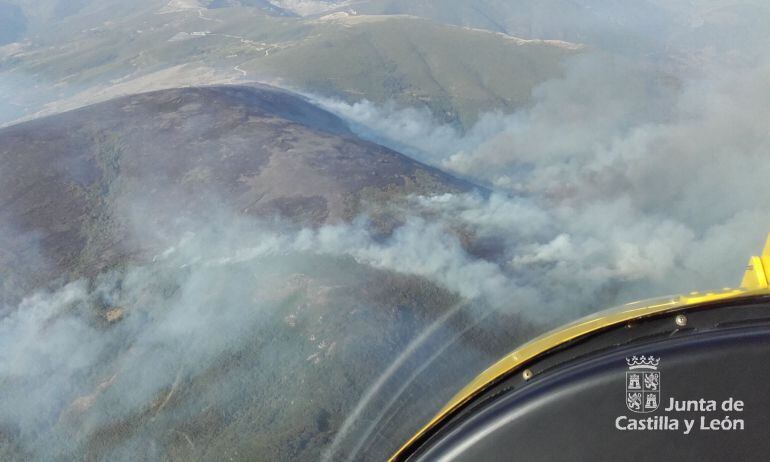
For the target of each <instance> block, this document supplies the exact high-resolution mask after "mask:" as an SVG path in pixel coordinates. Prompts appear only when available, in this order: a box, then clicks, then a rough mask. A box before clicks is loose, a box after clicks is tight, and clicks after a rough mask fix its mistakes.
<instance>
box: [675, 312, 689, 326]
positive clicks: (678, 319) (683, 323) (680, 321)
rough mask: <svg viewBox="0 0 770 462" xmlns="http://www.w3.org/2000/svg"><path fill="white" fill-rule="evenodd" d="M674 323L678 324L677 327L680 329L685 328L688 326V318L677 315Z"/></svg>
mask: <svg viewBox="0 0 770 462" xmlns="http://www.w3.org/2000/svg"><path fill="white" fill-rule="evenodd" d="M674 322H676V325H677V326H679V327H684V326H686V325H687V316H685V315H683V314H678V315H676V318H674Z"/></svg>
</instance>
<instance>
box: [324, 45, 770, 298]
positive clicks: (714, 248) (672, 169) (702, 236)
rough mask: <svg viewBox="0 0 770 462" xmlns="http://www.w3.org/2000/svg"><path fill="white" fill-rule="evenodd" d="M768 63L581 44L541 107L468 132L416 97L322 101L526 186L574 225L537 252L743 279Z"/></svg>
mask: <svg viewBox="0 0 770 462" xmlns="http://www.w3.org/2000/svg"><path fill="white" fill-rule="evenodd" d="M769 69H770V67H768V66H767V64H766V63H764V62H762V63H759V64H758V65H755V66H752V67H743V68H740V69H735V70H728V69H726V68H724V67H719V68H716V69H709V70H708V71H709V72H708V74H707V75H706V76H705V77H704V76H701V77H700V78H697V79H696V78H689V79H686V78H679V79H678V80H673V79H669V81H666V80H664V79H663V78H664V77H665V76H662V75H660V74H659V73H657V70H655V69H654V68H650V67H642V66H640V65H638V64H632V63H629V62H624V61H623V60H621V59H618V58H606V57H597V56H596V55H592V56H581V57H578V58H575V59H574V60H573V62H572V63H571V65H570V66H569V67H568V71H567V73H566V75H565V77H564V78H563V79H557V80H552V81H549V82H546V83H544V84H542V85H541V86H540V87H538V88H537V89H536V91H535V93H534V103H533V105H532V106H531V107H528V108H523V109H522V110H520V111H518V112H516V113H513V114H487V115H485V116H482V117H481V120H480V122H479V123H478V124H477V125H476V126H475V127H473V128H472V129H471V130H470V131H469V132H467V133H460V132H459V131H457V130H456V129H455V128H453V127H451V126H448V125H441V124H436V123H434V122H433V121H432V119H431V118H430V116H429V115H428V114H427V113H424V112H419V111H415V110H412V109H397V108H394V107H377V106H375V105H372V104H370V103H368V102H361V103H357V104H354V105H347V104H343V103H339V102H331V101H323V104H325V105H326V106H327V107H329V108H330V109H332V110H334V111H336V112H337V113H338V114H341V115H344V116H345V117H346V118H348V119H350V120H351V121H353V126H354V127H356V129H357V130H358V132H359V133H360V134H362V135H363V136H366V137H369V138H372V139H376V140H378V141H380V142H383V143H385V144H392V145H393V146H398V147H399V148H401V149H402V150H403V151H406V152H409V153H410V154H412V155H413V156H414V157H416V158H418V159H420V160H423V161H425V162H428V163H430V164H432V165H437V166H440V167H442V168H444V169H445V170H448V171H450V172H454V173H456V174H459V175H461V176H464V177H466V178H470V179H472V180H476V181H480V182H482V184H487V185H490V187H492V188H494V189H497V190H499V191H507V192H509V193H511V194H514V195H518V196H520V197H526V198H527V199H526V200H527V201H529V202H530V203H531V204H533V207H535V208H537V209H539V210H542V211H543V213H544V214H545V215H547V218H545V221H546V222H548V224H549V226H548V229H550V230H560V231H561V232H560V233H558V240H552V238H553V237H554V236H550V237H548V238H546V236H547V234H540V235H538V236H537V237H536V238H535V239H533V242H531V245H532V246H534V247H531V248H532V249H533V252H534V253H535V254H538V255H540V257H538V258H543V259H546V260H548V259H552V260H553V262H554V263H557V262H559V264H560V265H565V264H567V262H569V261H571V260H572V258H571V256H574V257H575V262H583V264H585V265H587V266H588V267H591V266H593V265H599V266H602V267H605V268H606V269H609V268H613V270H607V271H602V273H603V274H607V275H608V276H617V277H620V278H621V279H622V280H642V279H649V280H650V281H654V282H653V287H652V289H653V290H655V291H657V292H660V291H664V292H665V291H670V290H675V291H682V290H687V289H688V288H690V287H709V286H718V285H721V284H725V283H730V284H734V282H735V280H736V278H737V277H738V276H739V274H740V269H741V265H742V260H743V255H748V253H749V252H751V251H752V250H754V251H755V249H756V248H757V247H758V245H759V244H761V242H762V238H763V235H764V233H765V230H766V229H768V225H770V218H768V217H770V213H769V212H770V199H769V197H770V195H769V194H768V193H770V187H768V186H767V182H766V181H764V180H763V178H767V176H768V174H770V167H768V164H767V162H766V161H765V159H766V158H767V154H768V153H767V146H768V145H770V138H769V137H768V134H767V131H766V129H765V127H766V126H767V123H768V122H769V121H770V113H768V111H767V108H766V107H765V106H763V105H757V104H755V101H757V100H764V99H766V98H767V96H768V95H770V85H768V83H767V82H768V70H769ZM394 140H395V141H394ZM535 248H537V249H540V250H534V249H535ZM546 254H547V255H549V257H546V256H545V255H546ZM736 254H737V255H740V257H734V256H733V257H731V255H736ZM515 258H516V261H519V262H525V261H534V260H532V259H531V257H528V256H521V257H515ZM632 262H634V263H632ZM565 276H567V274H565Z"/></svg>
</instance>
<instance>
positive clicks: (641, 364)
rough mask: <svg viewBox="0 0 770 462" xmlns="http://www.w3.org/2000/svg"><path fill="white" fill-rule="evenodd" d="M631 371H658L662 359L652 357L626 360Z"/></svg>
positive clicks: (635, 357) (636, 357)
mask: <svg viewBox="0 0 770 462" xmlns="http://www.w3.org/2000/svg"><path fill="white" fill-rule="evenodd" d="M626 363H628V368H629V369H653V370H655V369H657V368H658V364H659V363H660V358H656V357H654V356H652V355H650V356H633V357H631V358H626Z"/></svg>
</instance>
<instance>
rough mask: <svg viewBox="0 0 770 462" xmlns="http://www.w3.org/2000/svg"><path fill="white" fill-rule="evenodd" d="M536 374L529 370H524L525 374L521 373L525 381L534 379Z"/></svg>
mask: <svg viewBox="0 0 770 462" xmlns="http://www.w3.org/2000/svg"><path fill="white" fill-rule="evenodd" d="M533 375H534V374H533V373H532V371H531V370H529V369H524V372H522V373H521V376H522V377H524V380H529V379H531V378H532V376H533Z"/></svg>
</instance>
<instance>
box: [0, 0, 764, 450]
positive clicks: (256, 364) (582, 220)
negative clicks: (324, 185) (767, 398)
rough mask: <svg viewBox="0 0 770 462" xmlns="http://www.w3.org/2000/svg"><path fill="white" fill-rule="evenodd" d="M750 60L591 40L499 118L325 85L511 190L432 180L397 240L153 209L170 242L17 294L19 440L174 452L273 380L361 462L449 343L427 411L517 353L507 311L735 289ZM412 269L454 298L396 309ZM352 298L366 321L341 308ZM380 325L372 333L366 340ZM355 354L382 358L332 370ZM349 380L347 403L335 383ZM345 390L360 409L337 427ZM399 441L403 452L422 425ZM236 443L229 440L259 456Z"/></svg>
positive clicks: (47, 446)
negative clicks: (455, 116)
mask: <svg viewBox="0 0 770 462" xmlns="http://www.w3.org/2000/svg"><path fill="white" fill-rule="evenodd" d="M288 3H289V2H281V4H288ZM291 3H293V4H295V5H301V4H306V3H307V4H310V2H291ZM688 46H691V44H690V45H688ZM750 47H751V48H754V47H753V46H750ZM740 51H741V50H738V53H739V54H740ZM755 52H756V50H754V49H752V50H751V53H752V55H753V54H754V53H755ZM735 54H736V50H730V53H729V56H718V57H715V58H713V59H712V60H711V61H709V62H708V63H706V64H704V63H703V62H702V61H697V62H690V63H686V64H685V65H678V66H672V65H671V63H670V62H668V61H655V60H653V59H650V60H639V59H636V58H635V59H633V60H627V59H624V58H622V57H618V56H615V55H605V54H602V53H600V52H590V53H585V54H583V55H581V56H578V57H576V58H575V59H573V60H572V61H570V62H568V63H566V67H565V74H564V76H563V77H561V78H558V79H554V80H551V81H548V82H544V83H543V84H541V85H540V86H539V87H538V88H537V89H536V90H535V92H534V93H533V95H532V96H533V98H532V103H531V105H529V106H527V107H522V108H521V109H519V110H518V111H516V112H513V113H511V114H502V113H488V114H482V115H480V117H479V121H478V123H477V124H476V125H475V126H474V127H473V128H472V129H470V130H468V131H467V132H461V131H460V130H459V129H457V128H456V127H454V126H451V125H442V124H440V123H437V122H435V120H434V119H433V117H432V115H431V114H430V113H429V112H428V111H425V110H422V109H419V108H399V107H397V106H395V105H385V106H382V107H380V106H376V105H374V104H372V103H370V102H367V101H361V102H358V103H355V104H349V103H344V102H340V101H332V100H320V99H319V101H320V103H321V104H323V105H324V106H325V107H327V108H329V109H331V110H333V111H334V112H336V113H338V114H341V115H343V116H345V117H346V118H347V119H348V120H350V121H351V125H352V126H353V128H354V129H355V130H357V131H358V132H359V133H360V134H361V135H363V136H365V137H368V138H370V139H374V140H376V141H379V142H381V143H383V144H387V145H390V146H394V147H396V148H397V149H400V150H402V151H403V152H406V153H408V154H410V155H412V156H414V157H416V158H417V159H419V160H421V161H423V162H426V163H428V164H431V165H435V166H437V167H440V168H443V169H446V170H448V171H451V172H454V173H456V174H457V175H459V176H463V177H465V178H469V179H473V180H475V181H477V182H479V183H481V184H483V185H485V186H487V187H488V188H489V189H490V190H491V191H492V192H491V193H490V194H488V195H484V194H464V195H439V196H433V197H426V196H416V197H410V198H409V199H408V200H407V202H406V203H405V204H403V205H401V207H402V208H403V210H401V211H400V213H401V216H400V218H401V220H402V221H401V224H400V225H399V226H398V227H396V229H395V230H394V231H393V233H392V234H391V235H389V236H387V237H382V236H381V235H379V234H378V233H375V232H372V230H371V229H370V227H369V225H368V223H367V217H366V215H363V216H361V217H360V218H359V219H358V220H356V221H354V222H353V223H341V224H337V225H329V226H324V227H321V228H317V229H316V228H306V229H301V228H297V227H295V226H291V225H287V224H281V223H274V222H267V221H258V220H253V219H247V218H243V217H239V216H238V215H237V214H235V213H232V214H231V213H228V212H226V211H224V212H223V211H215V210H211V211H207V212H208V213H202V214H201V216H207V217H208V219H207V220H206V221H205V222H204V223H199V222H193V223H188V224H187V225H185V227H183V229H178V228H175V229H173V230H169V229H165V228H156V227H153V226H152V225H151V224H152V223H157V222H159V221H162V220H153V219H152V217H148V210H147V207H146V204H138V205H136V209H137V210H136V211H135V212H134V213H130V214H126V216H127V217H128V219H130V220H132V221H133V225H134V227H133V235H132V236H131V238H132V239H135V240H137V241H152V242H153V243H157V242H162V243H163V245H162V246H160V247H159V248H158V249H157V252H156V255H155V258H154V259H153V261H148V262H146V264H144V265H135V266H132V267H129V268H125V269H123V270H122V271H116V272H113V273H108V274H103V275H101V276H100V277H98V278H95V279H94V280H90V281H85V280H83V281H76V282H73V283H71V284H69V285H67V286H65V287H63V288H61V289H59V290H55V291H52V292H39V293H33V294H29V295H28V296H27V297H26V298H25V299H24V300H23V301H22V302H21V303H20V304H18V305H14V306H4V307H3V308H2V309H0V313H8V314H6V315H4V317H2V318H0V396H2V399H0V456H3V457H0V458H4V457H5V456H6V455H7V458H8V459H11V460H13V459H14V458H15V459H18V460H22V459H29V458H32V459H39V460H49V459H52V458H53V457H54V456H58V457H65V458H66V457H67V456H69V455H79V454H81V453H80V452H79V451H80V450H81V449H82V447H83V446H88V445H91V446H93V445H94V444H95V443H94V441H99V440H106V441H110V438H112V439H113V440H115V439H118V437H116V436H114V435H113V434H112V433H110V432H109V431H106V430H105V428H108V429H112V430H110V431H112V432H113V433H118V434H120V435H124V436H125V438H124V439H121V440H120V442H119V443H114V444H112V445H109V444H107V445H106V447H101V446H100V447H99V448H98V450H97V453H98V455H100V456H102V457H104V458H108V459H110V460H137V459H147V460H156V459H159V458H161V457H162V456H164V455H166V449H165V448H166V447H169V446H174V445H175V444H176V443H179V444H181V447H182V448H189V450H190V451H192V452H195V451H202V449H201V448H202V447H205V446H206V445H207V443H208V441H206V440H203V441H200V440H199V438H202V437H200V436H198V435H196V433H195V431H194V428H193V429H190V428H187V427H185V422H186V421H188V420H190V419H193V418H194V417H195V416H200V415H205V416H207V418H210V419H212V420H211V422H214V423H213V424H211V426H212V427H217V428H220V427H221V428H231V429H232V428H234V429H236V430H238V429H240V427H237V425H238V423H237V422H238V421H237V416H239V414H238V413H239V412H242V407H241V406H242V405H243V403H244V401H246V400H248V399H252V397H253V396H255V395H256V396H258V398H253V399H254V400H255V401H259V405H258V406H262V407H259V409H260V413H259V415H258V416H248V418H253V419H254V421H258V422H259V425H266V427H265V428H266V429H267V430H270V429H272V428H273V427H279V431H280V429H281V428H282V427H281V425H282V424H283V423H284V421H285V420H287V419H288V418H289V417H290V418H293V419H297V420H302V421H314V422H318V423H317V427H318V428H317V433H318V434H319V435H322V436H321V437H318V439H312V438H311V439H308V441H305V443H306V444H308V445H310V446H312V447H315V448H316V449H317V450H316V453H317V454H318V455H320V453H321V448H326V449H327V452H326V453H325V455H326V456H327V458H328V459H329V460H339V459H344V458H347V457H350V458H354V457H355V456H356V455H357V453H356V451H363V450H365V449H367V448H368V449H371V446H367V444H369V443H367V440H368V438H369V437H371V435H372V434H373V433H378V434H383V435H387V434H388V428H387V426H386V425H383V426H381V427H377V430H376V431H374V430H373V429H374V428H375V427H376V426H377V425H378V424H379V422H386V421H387V420H386V417H385V413H386V411H387V410H389V409H390V407H391V406H394V403H397V402H398V400H399V399H400V398H401V397H402V396H403V397H404V399H407V398H406V397H408V396H410V395H409V391H408V390H407V389H406V388H404V387H405V386H406V385H409V384H411V383H412V382H420V383H423V384H424V383H425V382H426V381H427V380H428V378H426V377H429V376H438V375H437V373H436V370H439V369H440V368H441V366H440V365H438V364H439V363H442V361H441V360H440V357H439V356H437V355H440V354H442V353H443V352H445V351H446V352H451V354H452V361H451V364H450V365H449V366H451V367H449V366H445V367H447V368H448V369H451V372H446V371H444V372H443V374H444V375H440V377H442V378H443V382H442V383H440V384H435V383H434V384H433V385H436V387H435V388H431V390H432V391H433V395H435V396H432V397H433V399H435V401H436V402H435V403H434V402H431V403H428V404H426V407H425V409H419V410H418V409H417V408H415V407H410V409H411V410H412V414H413V415H411V416H409V417H410V418H412V419H414V422H411V423H410V424H413V425H417V424H418V423H420V421H422V420H423V419H424V418H427V417H428V416H429V415H430V414H431V413H432V412H434V411H435V410H436V407H437V406H439V405H440V404H441V401H443V399H444V398H446V395H447V394H451V393H452V392H453V391H455V390H456V389H457V388H458V387H460V386H462V385H463V382H464V381H465V380H466V379H467V378H468V376H472V375H474V374H475V373H476V372H478V371H479V370H480V369H482V368H483V367H484V366H485V365H486V364H488V363H489V361H491V360H493V359H495V358H494V357H495V354H497V353H499V351H490V349H485V348H484V345H478V344H472V343H470V342H467V341H466V342H465V343H463V340H467V339H465V338H464V337H463V336H464V335H465V334H466V333H467V332H470V331H471V330H472V329H474V328H476V327H477V324H478V325H481V324H482V322H483V320H484V319H485V317H487V316H493V315H494V314H496V313H502V314H504V315H510V314H515V315H519V316H521V318H520V319H523V320H525V321H526V322H529V323H531V324H532V325H533V326H537V327H538V328H539V329H540V330H542V328H545V327H547V326H553V325H555V324H559V323H561V322H564V321H568V320H572V319H575V318H576V317H578V316H579V315H581V314H585V313H588V312H591V311H595V310H598V309H600V308H604V307H605V306H606V305H609V304H615V303H622V302H627V301H631V300H633V299H637V298H644V297H648V296H654V295H663V294H667V293H675V292H687V291H690V290H695V289H709V288H720V287H722V286H723V285H735V284H736V283H737V281H738V279H739V277H740V274H741V270H742V268H743V264H744V263H745V259H746V258H747V257H748V256H749V255H750V254H752V253H755V252H756V251H757V250H758V248H759V246H760V245H761V243H762V240H763V238H764V236H765V234H766V232H767V230H769V229H770V226H769V225H770V187H769V186H767V185H768V183H767V178H768V175H769V174H770V163H768V162H767V161H766V159H767V155H768V152H767V150H768V146H770V135H769V134H768V131H767V129H766V127H767V126H768V122H770V112H769V111H770V109H768V106H767V105H766V104H763V102H764V101H766V100H767V99H768V98H769V97H770V84H769V83H768V82H770V79H769V78H768V77H770V75H769V74H770V66H769V65H768V63H769V62H770V61H768V60H766V59H756V60H754V61H753V63H752V64H751V65H743V66H741V67H739V68H728V67H726V66H725V65H724V63H725V62H735V61H734V57H735ZM698 58H699V59H702V58H703V55H699V57H698ZM9 88H10V87H9ZM0 116H2V117H4V118H8V117H9V115H8V114H6V113H4V112H3V113H0ZM173 208H174V207H173V206H170V207H169V208H168V209H171V210H173ZM163 213H167V212H165V211H164V212H163ZM149 215H152V212H150V213H149ZM6 232H13V231H12V230H10V228H9V229H5V228H3V227H0V235H2V233H6ZM31 241H34V239H32V238H31ZM394 275H397V276H409V282H410V283H411V282H413V280H417V281H419V283H420V284H423V285H422V286H421V288H425V287H428V288H429V289H430V290H431V292H430V294H431V295H432V296H433V295H434V294H438V295H436V296H435V298H438V299H440V300H442V303H444V301H446V303H444V304H443V305H441V306H440V307H439V308H440V309H439V310H437V312H429V313H422V314H418V315H413V316H414V317H409V316H406V315H404V316H403V317H399V315H391V316H390V317H386V316H385V315H384V314H383V313H382V312H383V311H385V308H389V307H390V306H386V307H385V308H383V306H380V305H377V303H376V300H375V301H372V300H374V299H376V298H377V296H372V297H371V298H370V299H367V298H366V297H367V296H368V295H367V294H369V293H370V292H374V293H375V295H377V293H376V290H375V289H376V288H377V286H379V285H382V284H383V283H382V281H383V280H385V279H387V278H392V277H395V276H394ZM412 278H414V279H412ZM405 292H406V290H405ZM445 292H446V293H445ZM447 294H450V295H447ZM397 295H400V294H397ZM441 297H444V298H441ZM398 303H402V302H401V300H398ZM398 303H393V304H392V305H398ZM382 305H386V304H385V303H383V304H382ZM410 309H411V307H410ZM393 311H397V310H395V309H394V310H393ZM330 313H345V314H346V316H348V317H344V318H342V319H344V320H345V321H346V323H349V325H347V324H343V323H340V324H339V325H334V326H326V325H325V324H324V320H323V319H324V317H325V316H327V317H328V316H329V315H330ZM361 313H364V314H363V315H361ZM447 313H449V315H447ZM455 313H458V314H462V315H463V316H466V317H467V319H466V318H463V322H464V323H463V324H462V326H461V327H458V326H456V325H453V324H452V320H453V319H455V318H454V315H455ZM357 316H363V318H358V317H357ZM419 316H423V317H422V318H420V317H419ZM357 319H362V320H361V321H360V323H359V324H356V322H357V321H356V320H357ZM436 320H438V321H436ZM367 326H368V328H369V329H368V330H366V331H365V332H366V333H367V335H369V336H371V337H372V338H365V339H361V338H358V337H360V336H361V331H360V330H359V331H357V330H356V329H359V328H363V327H367ZM371 326H376V329H371ZM410 329H411V330H410ZM536 330H537V329H533V330H532V331H531V332H528V335H529V336H533V335H535V334H536ZM378 334H379V335H382V338H374V337H375V336H376V335H378ZM477 334H478V332H477ZM477 338H478V337H477ZM517 340H523V339H517ZM507 347H508V348H511V347H513V341H511V342H509V344H508V345H507ZM234 358H235V359H234ZM244 358H245V359H244ZM356 361H358V363H357V362H356ZM361 362H365V363H366V364H363V367H361V364H360V363H361ZM332 365H336V368H335V367H332ZM389 365H391V366H392V367H388V366H389ZM316 366H318V367H316ZM356 367H358V368H356ZM343 369H345V370H348V369H349V370H354V371H355V372H356V373H360V376H357V377H353V378H350V377H345V378H340V379H339V380H340V383H338V382H334V380H337V379H338V378H336V377H329V376H328V375H324V371H330V370H334V371H340V370H343ZM364 370H365V371H364ZM380 370H382V371H385V373H384V374H380V373H379V371H380ZM367 374H368V375H367ZM452 374H455V375H452ZM349 375H356V374H354V373H351V374H349ZM436 380H438V379H436ZM421 381H422V382H421ZM391 382H399V383H398V384H397V385H395V386H389V385H388V384H389V383H391ZM310 384H312V385H310ZM405 384H406V385H405ZM319 385H320V386H321V387H319ZM438 385H440V386H441V387H443V388H438ZM416 386H417V385H416ZM318 388H324V389H323V390H322V391H321V392H318V394H313V393H315V392H316V389H318ZM336 389H340V390H344V391H343V392H340V393H342V394H343V395H344V397H345V399H346V400H347V401H345V402H342V401H333V396H335V395H333V392H335V391H336ZM418 389H419V388H418ZM436 389H438V390H439V391H435V390H436ZM367 390H368V391H367ZM351 396H353V398H351ZM359 396H360V397H361V399H360V400H358V399H357V398H358V397H359ZM411 396H412V397H413V396H414V395H411ZM339 399H340V400H341V399H342V398H339ZM426 399H430V398H426ZM312 400H316V401H312ZM332 401H333V402H332ZM356 401H358V402H356ZM330 402H331V403H330ZM421 403H422V404H424V401H421ZM421 403H418V404H421ZM252 404H253V403H252ZM416 405H417V404H416ZM335 406H337V410H339V409H342V410H343V412H349V417H348V419H347V420H344V421H339V420H334V421H332V422H331V423H329V422H326V420H328V418H327V417H325V415H326V414H325V412H327V411H326V408H333V407H335ZM243 407H244V408H245V407H246V406H243ZM308 409H309V410H310V411H308ZM220 416H225V417H220ZM260 418H262V419H264V420H259V419H260ZM391 418H392V416H391ZM217 419H220V420H217ZM244 420H245V421H248V419H244ZM391 421H392V422H399V423H400V422H403V421H402V420H399V419H397V418H396V419H393V420H391ZM138 422H140V423H141V425H140V424H139V423H138ZM254 425H257V424H252V427H251V429H252V431H253V428H254ZM406 427H408V425H404V430H403V431H407V430H408V428H406ZM338 429H341V430H343V431H340V432H337V430H338ZM267 430H266V431H267ZM314 431H315V430H314ZM392 434H395V433H392ZM395 435H396V436H394V439H393V440H392V441H388V442H386V443H387V444H385V445H384V446H383V448H384V449H382V451H384V452H387V451H388V450H391V449H393V448H394V447H395V446H397V445H398V444H399V443H400V442H401V441H402V440H403V438H404V437H407V436H408V435H406V434H395ZM297 438H298V436H296V435H291V439H297ZM382 438H385V437H384V436H382ZM91 450H94V449H93V448H91ZM185 450H187V449H185ZM227 450H230V449H223V448H219V447H212V449H211V451H213V452H212V453H209V455H212V454H218V455H223V456H224V455H226V456H231V455H232V456H233V457H237V454H229V453H227V452H226V451H227ZM2 451H6V452H5V453H3V452H2ZM99 451H101V452H99ZM217 451H221V452H217ZM359 454H360V453H359ZM186 455H187V453H177V454H176V456H177V457H178V458H179V459H182V460H184V459H185V456H186ZM383 455H384V454H383ZM201 458H205V457H201ZM188 460H189V459H188Z"/></svg>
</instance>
